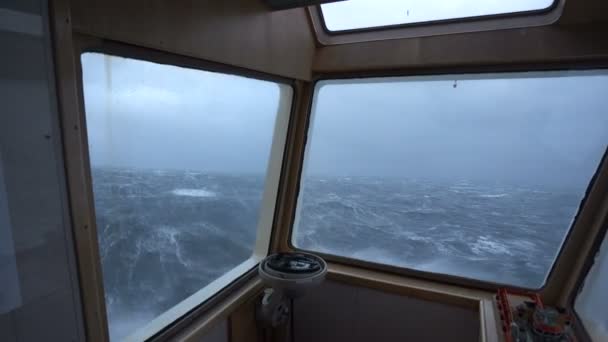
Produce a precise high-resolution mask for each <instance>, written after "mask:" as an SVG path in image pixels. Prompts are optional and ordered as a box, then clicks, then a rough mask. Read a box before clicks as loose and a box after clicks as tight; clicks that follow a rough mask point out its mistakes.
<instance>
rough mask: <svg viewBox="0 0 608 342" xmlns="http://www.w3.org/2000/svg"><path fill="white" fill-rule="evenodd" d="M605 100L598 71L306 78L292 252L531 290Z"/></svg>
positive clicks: (572, 202)
mask: <svg viewBox="0 0 608 342" xmlns="http://www.w3.org/2000/svg"><path fill="white" fill-rule="evenodd" d="M607 92H608V72H606V71H603V70H587V71H547V72H521V73H494V74H461V75H441V76H416V77H389V78H367V79H343V80H322V81H319V82H317V84H316V86H315V93H314V98H313V103H312V109H311V119H310V120H311V122H310V128H309V132H308V140H307V146H306V153H305V159H304V166H303V170H302V176H301V183H300V192H299V199H298V205H297V209H296V213H295V221H294V229H293V232H292V237H291V240H292V244H293V245H294V246H295V247H296V248H299V249H303V250H309V251H315V252H320V253H322V254H324V255H325V256H326V257H327V258H328V259H330V260H338V261H342V262H351V263H355V264H358V265H361V261H363V262H365V263H366V264H368V265H371V266H374V265H378V266H374V267H380V265H382V264H383V265H389V266H390V267H392V269H395V267H398V268H400V269H401V271H402V272H409V271H407V270H405V269H410V270H412V269H413V270H415V271H416V273H417V274H427V275H429V276H430V275H431V274H435V275H434V276H433V277H436V276H437V275H442V276H443V277H445V275H448V276H453V277H459V278H467V279H473V280H475V281H480V280H481V281H484V282H491V283H502V284H509V285H515V286H519V287H525V288H539V287H541V286H542V285H543V284H544V282H545V279H546V277H547V275H548V273H549V271H550V269H551V267H552V265H553V263H554V261H555V259H556V256H557V255H558V253H559V251H560V248H561V246H562V243H563V241H564V239H565V237H566V234H567V233H568V231H569V229H570V226H571V224H572V223H573V221H574V219H575V216H576V215H577V212H578V210H579V206H580V205H581V203H582V200H583V199H584V197H585V193H586V190H587V188H588V186H589V182H590V180H591V179H592V177H593V175H594V174H595V172H596V170H597V168H598V165H599V162H600V160H601V158H602V156H603V155H604V153H605V151H606V146H607V142H608V116H606V111H605V109H606V108H608V98H607V97H606V96H605V94H606V93H607ZM370 263H371V264H370Z"/></svg>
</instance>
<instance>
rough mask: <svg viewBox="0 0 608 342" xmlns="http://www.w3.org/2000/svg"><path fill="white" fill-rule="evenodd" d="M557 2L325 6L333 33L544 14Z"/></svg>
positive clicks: (460, 0) (400, 0) (393, 0)
mask: <svg viewBox="0 0 608 342" xmlns="http://www.w3.org/2000/svg"><path fill="white" fill-rule="evenodd" d="M552 4H553V0H511V1H500V0H488V1H479V0H430V1H419V0H348V1H340V2H333V3H329V4H324V5H321V11H322V13H323V19H324V20H325V25H326V26H327V29H328V30H330V31H343V30H356V29H365V28H373V27H382V26H389V25H402V24H412V23H422V22H428V21H437V20H447V19H459V18H470V17H479V16H486V15H496V14H506V13H517V12H527V11H534V10H542V9H546V8H549V7H550V6H551V5H552Z"/></svg>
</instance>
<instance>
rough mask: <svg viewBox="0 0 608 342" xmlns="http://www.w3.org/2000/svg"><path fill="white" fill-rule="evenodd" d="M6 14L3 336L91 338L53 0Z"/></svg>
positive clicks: (17, 3) (2, 58) (0, 2)
mask: <svg viewBox="0 0 608 342" xmlns="http://www.w3.org/2000/svg"><path fill="white" fill-rule="evenodd" d="M0 21H1V23H0V50H1V51H2V52H1V53H0V156H1V159H2V162H1V163H2V177H1V178H2V179H0V183H1V184H3V189H0V224H2V227H1V228H0V232H1V234H2V236H1V238H2V240H3V241H2V251H3V252H5V251H6V252H7V253H3V254H11V252H14V254H13V256H12V257H7V258H6V259H2V260H6V261H7V264H5V265H4V266H6V267H7V270H4V269H3V271H2V273H1V276H2V279H1V280H0V282H1V283H2V284H1V286H0V294H1V295H2V296H7V297H9V298H8V299H7V300H6V301H3V303H4V304H0V306H1V307H2V309H0V341H3V342H11V341H20V342H21V341H24V342H28V341H68V342H69V341H83V340H84V334H83V324H82V318H81V312H80V302H79V298H80V296H79V294H78V283H77V275H76V268H75V263H74V250H73V245H72V242H71V231H70V223H69V222H70V220H69V215H68V208H67V196H66V183H65V178H64V171H63V162H62V154H61V142H60V139H59V119H58V114H57V106H56V98H55V91H54V82H55V81H54V79H53V77H54V76H53V64H52V54H51V49H50V37H49V29H48V9H47V2H46V1H44V0H0ZM9 236H10V240H9V239H8V237H9ZM5 238H6V239H5ZM11 262H12V265H13V266H14V267H13V268H11ZM7 265H8V266H7ZM15 272H16V274H15ZM15 276H16V277H15ZM5 277H6V278H7V279H5ZM5 281H6V282H7V283H8V285H9V286H8V287H7V286H5ZM16 286H18V287H16Z"/></svg>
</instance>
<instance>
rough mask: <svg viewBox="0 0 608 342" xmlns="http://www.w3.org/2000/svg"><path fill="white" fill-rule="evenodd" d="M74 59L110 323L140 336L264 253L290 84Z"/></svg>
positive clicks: (97, 57) (101, 57) (119, 60)
mask: <svg viewBox="0 0 608 342" xmlns="http://www.w3.org/2000/svg"><path fill="white" fill-rule="evenodd" d="M81 62H82V69H83V89H84V99H85V107H86V122H87V134H88V143H89V153H90V163H91V174H92V183H93V184H92V185H93V193H94V202H95V212H96V221H97V233H98V240H99V250H100V258H101V265H102V271H103V272H102V273H103V285H104V291H105V300H106V311H107V316H108V321H109V331H110V335H111V339H112V340H120V339H123V338H125V337H127V336H129V337H130V338H131V339H133V340H144V339H146V338H148V337H150V336H151V335H153V334H154V333H156V332H158V331H159V330H160V329H162V328H164V326H166V325H167V324H169V323H171V322H173V321H174V320H175V319H177V318H179V317H180V316H182V315H184V314H185V313H187V312H188V311H190V310H191V309H193V308H194V307H195V306H197V305H199V304H201V302H203V301H205V300H206V299H207V298H209V297H210V296H211V295H213V294H215V293H216V292H218V291H219V290H220V289H222V288H223V287H224V286H226V285H227V284H229V283H230V282H232V281H234V280H235V279H237V278H238V277H240V276H242V275H243V274H244V273H246V272H247V271H249V270H251V269H252V268H254V267H255V265H256V264H257V262H258V261H259V260H260V259H261V258H262V257H264V256H265V255H266V254H267V251H268V241H269V236H270V230H271V225H272V217H273V213H274V205H275V196H276V191H277V187H278V172H280V167H281V160H282V153H283V145H284V140H285V135H286V132H287V122H288V117H289V113H290V108H291V101H292V92H293V90H292V87H291V86H289V85H287V84H281V83H276V82H271V81H266V80H260V79H253V78H247V77H242V76H236V75H230V74H224V73H219V72H211V71H205V70H200V69H190V68H184V67H178V66H173V65H166V64H157V63H153V62H149V61H143V60H136V59H131V58H123V57H117V56H111V55H105V54H101V53H84V54H83V55H82V57H81ZM277 170H278V171H277Z"/></svg>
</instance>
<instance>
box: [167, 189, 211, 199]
mask: <svg viewBox="0 0 608 342" xmlns="http://www.w3.org/2000/svg"><path fill="white" fill-rule="evenodd" d="M171 193H172V194H174V195H175V196H187V197H216V196H217V195H216V193H215V192H213V191H209V190H206V189H175V190H173V191H171Z"/></svg>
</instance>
